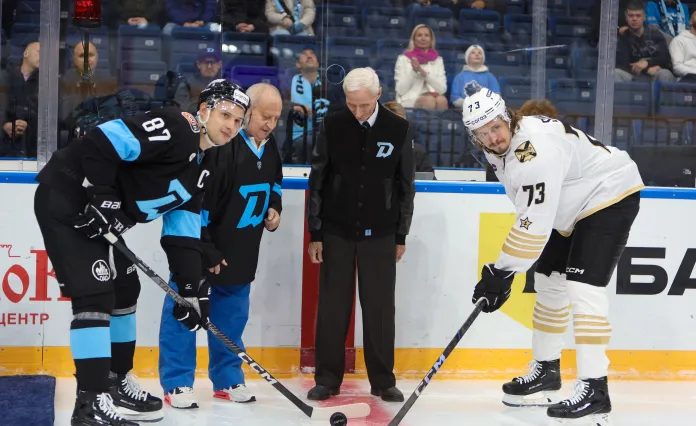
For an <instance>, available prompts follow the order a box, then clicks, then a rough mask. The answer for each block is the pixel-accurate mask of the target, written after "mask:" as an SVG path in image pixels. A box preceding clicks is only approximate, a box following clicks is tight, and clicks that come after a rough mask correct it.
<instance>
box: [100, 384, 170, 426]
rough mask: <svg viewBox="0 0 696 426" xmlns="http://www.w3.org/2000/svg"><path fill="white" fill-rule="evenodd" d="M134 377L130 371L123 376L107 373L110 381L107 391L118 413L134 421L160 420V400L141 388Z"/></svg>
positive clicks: (161, 415)
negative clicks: (110, 384)
mask: <svg viewBox="0 0 696 426" xmlns="http://www.w3.org/2000/svg"><path fill="white" fill-rule="evenodd" d="M135 379H136V377H135V376H134V375H133V374H131V373H128V374H126V375H123V376H120V375H116V374H114V373H109V380H111V382H112V386H111V388H110V389H109V393H110V394H111V396H112V397H113V400H114V405H115V406H116V409H117V410H118V412H119V414H120V415H121V416H122V417H123V418H126V419H128V420H133V421H136V422H158V421H160V420H162V419H163V418H164V414H163V413H162V400H161V399H159V398H157V397H154V396H152V395H150V394H149V393H148V392H146V391H144V390H142V389H141V388H140V385H139V384H138V383H137V382H136V381H135Z"/></svg>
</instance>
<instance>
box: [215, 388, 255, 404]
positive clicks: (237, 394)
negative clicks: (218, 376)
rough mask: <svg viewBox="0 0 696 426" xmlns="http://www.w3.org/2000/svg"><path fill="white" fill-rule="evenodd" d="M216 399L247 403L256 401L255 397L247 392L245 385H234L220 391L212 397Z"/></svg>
mask: <svg viewBox="0 0 696 426" xmlns="http://www.w3.org/2000/svg"><path fill="white" fill-rule="evenodd" d="M213 396H214V397H215V398H218V399H226V400H228V401H233V402H239V403H247V402H254V401H256V397H255V396H254V395H252V394H251V393H250V392H249V389H247V387H246V386H245V385H234V386H230V387H229V388H227V389H222V390H219V391H217V392H215V395H213Z"/></svg>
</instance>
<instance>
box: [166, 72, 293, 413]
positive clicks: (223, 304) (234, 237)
mask: <svg viewBox="0 0 696 426" xmlns="http://www.w3.org/2000/svg"><path fill="white" fill-rule="evenodd" d="M247 94H248V95H249V98H250V99H251V108H250V110H249V112H248V114H247V124H246V125H245V128H244V130H242V131H241V132H239V135H238V136H237V137H235V138H234V139H233V140H232V142H231V143H230V144H228V145H226V146H225V147H223V148H220V149H219V150H217V152H216V155H217V156H218V158H217V159H216V165H215V170H216V172H215V175H214V177H213V179H212V181H211V182H209V183H208V185H209V187H208V188H207V189H206V194H205V197H204V201H203V207H204V210H203V215H202V216H203V226H204V228H203V231H202V238H203V239H205V238H206V236H210V237H211V239H210V242H211V243H212V244H206V249H204V258H205V259H206V261H207V264H206V265H205V266H206V267H208V268H211V269H212V271H211V272H210V273H208V279H209V281H210V283H211V285H212V288H211V294H210V320H211V321H212V322H213V323H214V324H215V325H216V326H217V327H218V328H220V330H222V332H223V333H225V334H226V335H227V336H228V337H229V338H230V339H232V340H233V341H234V342H235V343H236V344H237V345H238V346H239V347H240V348H242V349H244V345H243V343H242V333H243V332H244V327H245V326H246V323H247V319H248V317H249V291H250V287H251V282H252V281H254V278H255V274H256V267H257V263H258V258H259V245H260V243H261V236H262V234H263V230H264V228H265V229H266V230H268V231H274V230H275V229H276V228H277V227H278V225H279V224H280V213H281V183H282V179H283V167H282V163H281V158H280V152H279V150H278V146H277V144H276V142H275V139H274V138H273V136H272V134H271V133H272V132H273V129H274V128H275V127H276V124H277V122H278V119H279V117H280V114H281V109H282V99H281V97H280V93H279V92H278V90H277V89H276V88H275V87H273V86H271V85H269V84H263V83H260V84H255V85H253V86H251V87H250V88H249V89H248V90H247ZM220 264H222V266H221V267H220V266H219V265H220ZM225 265H226V266H225ZM171 309H172V303H171V302H166V303H165V305H164V307H163V311H162V322H161V324H160V365H159V373H160V380H161V382H162V388H163V391H164V395H165V402H167V403H168V404H170V405H171V406H172V407H176V408H196V407H198V404H197V401H196V399H195V398H194V394H193V389H192V388H193V382H194V373H195V369H196V339H195V335H193V334H191V333H187V332H186V330H185V329H184V328H183V327H181V325H180V324H177V322H176V321H173V320H172V319H171V314H170V312H171ZM208 348H209V363H208V372H209V377H210V380H211V381H212V382H213V391H214V397H215V398H219V399H223V400H228V401H234V402H240V403H242V402H252V401H255V397H254V396H252V395H251V394H250V393H249V392H248V390H247V388H246V386H245V385H244V374H243V372H242V365H241V364H242V361H241V359H240V358H239V357H238V356H237V355H235V354H234V353H232V352H231V351H230V350H229V349H227V348H226V347H225V346H224V345H222V344H221V343H220V342H219V341H218V340H217V339H216V338H215V337H214V336H212V335H211V334H208Z"/></svg>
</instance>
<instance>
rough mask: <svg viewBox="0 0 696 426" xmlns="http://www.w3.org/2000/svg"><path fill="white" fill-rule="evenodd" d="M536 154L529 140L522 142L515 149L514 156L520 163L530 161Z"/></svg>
mask: <svg viewBox="0 0 696 426" xmlns="http://www.w3.org/2000/svg"><path fill="white" fill-rule="evenodd" d="M536 156H537V152H536V149H534V145H532V143H531V142H529V141H526V142H522V143H521V144H520V146H518V147H517V149H516V150H515V157H517V159H518V160H519V161H520V163H524V162H527V161H532V160H533V159H534V157H536Z"/></svg>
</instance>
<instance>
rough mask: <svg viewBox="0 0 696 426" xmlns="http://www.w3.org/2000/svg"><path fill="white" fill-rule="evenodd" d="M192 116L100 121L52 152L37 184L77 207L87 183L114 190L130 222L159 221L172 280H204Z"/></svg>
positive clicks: (172, 113)
mask: <svg viewBox="0 0 696 426" xmlns="http://www.w3.org/2000/svg"><path fill="white" fill-rule="evenodd" d="M199 144H200V129H199V126H198V122H197V121H196V118H195V117H194V116H193V115H191V114H189V113H187V112H181V111H180V110H178V109H176V108H160V109H156V110H152V111H149V112H147V113H145V114H139V115H136V116H133V117H128V118H124V119H118V120H112V121H109V122H106V123H103V124H100V125H99V126H97V127H96V128H95V129H93V130H91V131H89V132H88V133H87V134H86V135H85V136H83V137H82V138H79V139H77V140H75V141H73V142H71V143H70V144H69V145H68V146H67V147H65V148H63V149H60V150H58V151H56V152H55V153H54V154H53V156H52V157H51V159H50V161H49V162H48V163H47V164H46V166H45V167H44V168H43V169H42V170H41V172H40V173H39V174H38V176H37V177H36V180H37V181H39V182H41V183H45V184H47V185H49V186H51V187H53V188H55V189H57V190H59V191H61V192H62V193H63V194H65V195H66V197H67V198H69V199H70V200H72V201H73V202H75V203H79V204H80V205H84V204H86V203H87V202H88V201H89V200H87V195H86V191H85V185H86V183H89V184H91V185H94V186H108V187H112V188H116V190H117V191H118V193H119V196H120V198H121V201H122V206H123V207H122V208H123V211H124V213H125V214H126V215H128V217H130V218H131V219H132V220H134V221H135V222H139V223H144V222H150V221H152V220H155V219H157V218H159V217H162V220H163V226H162V238H161V244H162V248H163V249H164V250H165V252H166V254H167V258H168V260H169V267H170V271H171V272H172V280H173V281H175V282H179V283H184V282H197V280H198V279H199V278H200V277H201V275H202V269H203V265H202V259H201V253H202V252H201V244H200V231H201V218H200V212H201V208H202V199H203V190H204V183H205V181H206V178H208V177H209V176H210V175H211V173H212V169H211V168H210V166H209V163H210V161H208V160H206V159H205V157H206V156H205V153H204V152H201V150H200V148H199Z"/></svg>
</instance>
